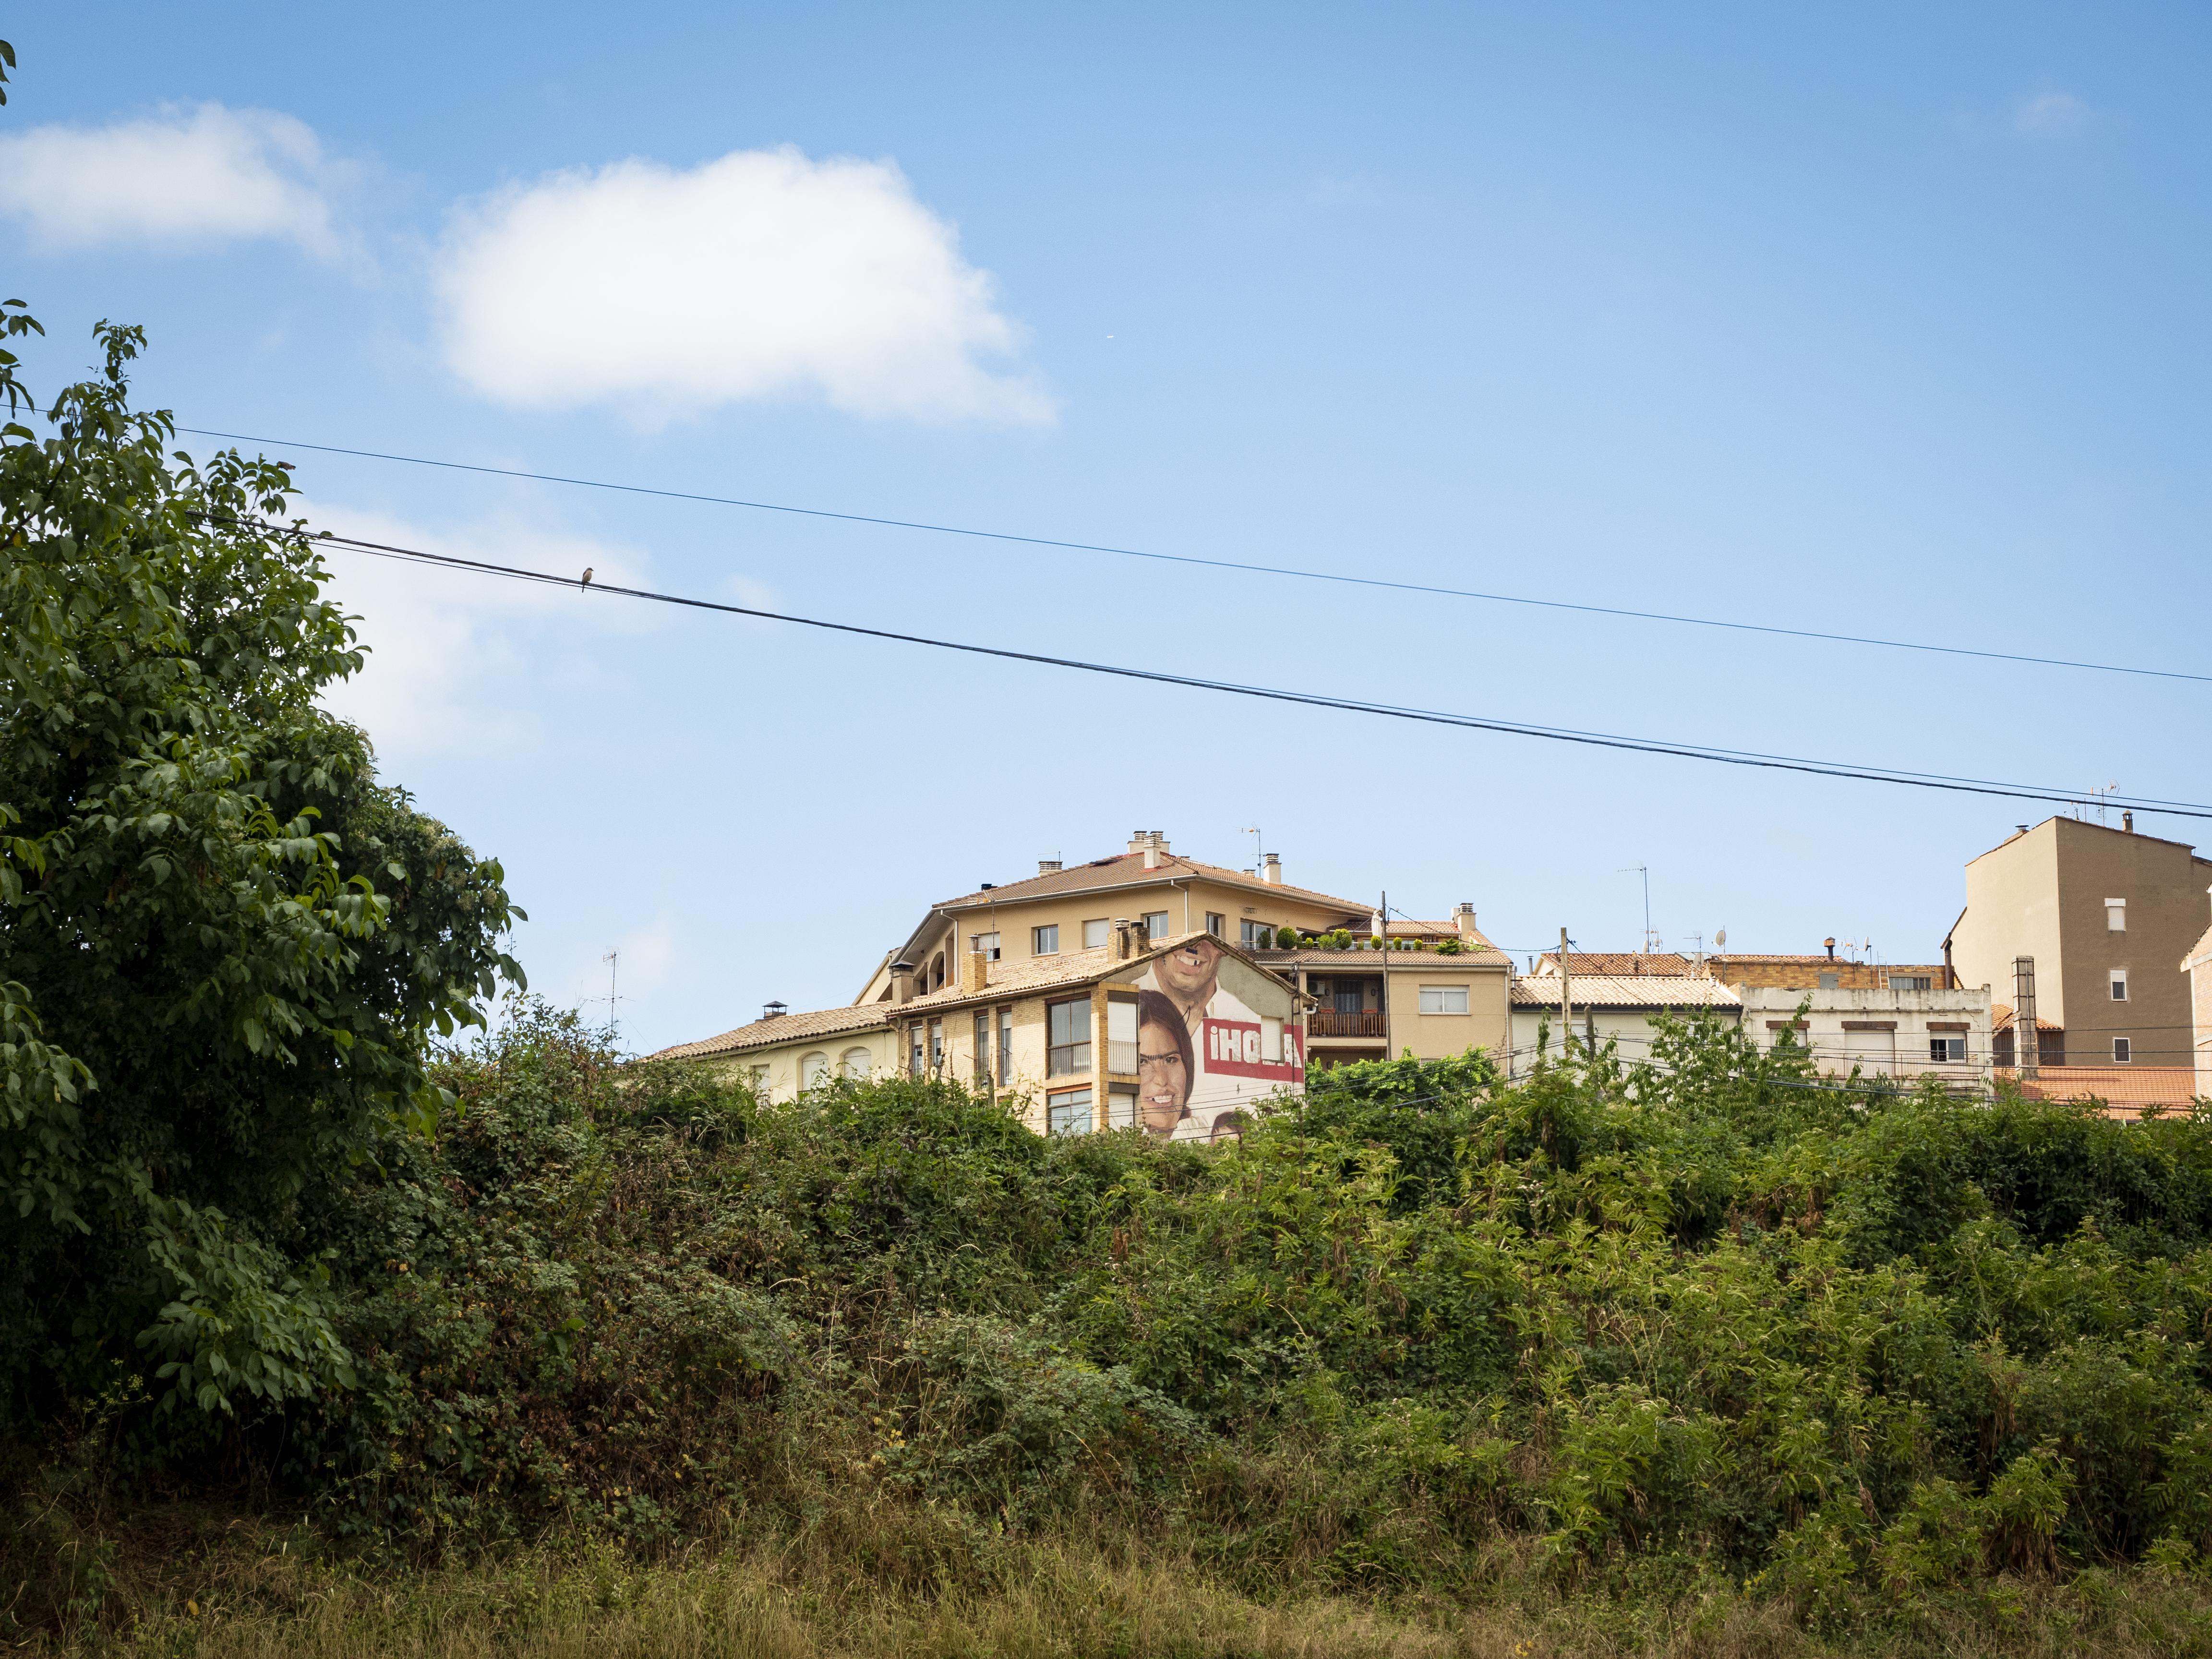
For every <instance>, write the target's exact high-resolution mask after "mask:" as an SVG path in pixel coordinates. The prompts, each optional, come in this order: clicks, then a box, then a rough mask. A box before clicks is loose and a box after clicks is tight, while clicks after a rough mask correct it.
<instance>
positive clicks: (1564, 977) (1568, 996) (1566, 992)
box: [1559, 927, 1575, 1060]
mask: <svg viewBox="0 0 2212 1659" xmlns="http://www.w3.org/2000/svg"><path fill="white" fill-rule="evenodd" d="M1574 1052H1575V981H1574V975H1572V974H1571V973H1570V972H1569V971H1568V970H1567V930H1566V929H1565V928H1564V927H1562V928H1560V929H1559V1058H1560V1059H1562V1060H1566V1059H1569V1058H1571V1056H1572V1055H1573V1054H1574Z"/></svg>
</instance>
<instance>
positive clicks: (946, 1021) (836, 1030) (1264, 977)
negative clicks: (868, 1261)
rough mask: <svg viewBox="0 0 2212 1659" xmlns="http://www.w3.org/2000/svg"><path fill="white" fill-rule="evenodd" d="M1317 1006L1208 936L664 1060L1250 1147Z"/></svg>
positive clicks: (1042, 1122)
mask: <svg viewBox="0 0 2212 1659" xmlns="http://www.w3.org/2000/svg"><path fill="white" fill-rule="evenodd" d="M1307 1006H1308V1000H1307V999H1306V998H1305V997H1304V996H1303V995H1302V994H1300V993H1299V992H1298V991H1297V990H1296V989H1295V988H1293V987H1292V986H1291V985H1290V984H1289V983H1288V982H1287V981H1285V979H1284V978H1283V977H1281V976H1280V975H1278V974H1276V973H1274V972H1272V971H1270V970H1269V969H1267V968H1265V967H1262V966H1261V964H1260V963H1258V962H1256V961H1255V959H1254V958H1253V957H1252V956H1251V954H1250V953H1249V952H1246V951H1241V950H1239V949H1237V947H1236V946H1234V945H1228V944H1226V943H1225V942H1224V941H1222V940H1220V939H1216V938H1215V937H1214V936H1213V935H1212V934H1211V933H1202V932H1201V933H1188V934H1183V935H1182V936H1180V937H1176V938H1170V939H1161V940H1154V939H1150V938H1149V937H1147V935H1146V933H1145V932H1144V930H1143V928H1142V927H1141V925H1124V926H1123V927H1121V929H1120V931H1119V932H1118V933H1116V934H1115V936H1114V937H1113V939H1110V940H1109V943H1108V944H1106V945H1101V946H1097V947H1094V948H1092V949H1090V950H1085V951H1064V952H1059V953H1055V954H1054V955H1053V956H1051V957H1032V958H1030V959H1028V960H1024V961H1018V962H1007V961H1006V960H1004V959H1003V958H1002V959H1000V960H999V961H996V962H994V961H993V960H992V959H991V958H990V957H988V956H987V955H986V954H985V953H984V952H982V951H970V952H969V954H968V956H967V957H965V958H964V959H963V963H962V964H961V973H960V975H959V978H958V979H957V981H956V982H955V983H953V984H951V985H949V986H945V987H942V988H940V989H937V990H933V991H927V992H925V991H921V990H919V989H918V988H917V981H916V976H915V974H914V973H913V971H912V970H911V969H908V968H907V967H905V965H904V964H902V965H901V970H900V972H899V973H898V974H897V975H896V977H895V978H894V980H893V982H892V987H891V995H890V998H889V999H888V1000H884V1001H879V1002H866V1003H853V1004H848V1005H847V1006H844V1007H842V1008H825V1009H819V1010H816V1011H813V1012H806V1013H797V1014H793V1013H787V1012H770V1013H769V1014H767V1015H764V1016H763V1018H760V1019H758V1020H756V1021H754V1022H753V1023H752V1024H749V1025H743V1026H739V1027H738V1029H736V1030H732V1031H726V1032H724V1033H723V1034H722V1035H721V1036H718V1037H710V1038H708V1039H707V1040H706V1041H704V1042H690V1043H681V1044H678V1045H677V1046H676V1047H674V1048H665V1049H663V1050H662V1051H661V1052H660V1053H659V1054H656V1055H654V1056H653V1058H655V1059H666V1060H702V1061H706V1062H708V1063H709V1064H711V1065H714V1066H717V1067H720V1068H724V1069H726V1070H729V1071H731V1072H732V1073H736V1074H737V1075H739V1076H742V1077H743V1078H744V1079H746V1081H748V1082H749V1083H750V1085H752V1087H753V1088H754V1089H755V1090H756V1091H757V1092H758V1093H759V1094H760V1095H761V1097H763V1098H764V1099H772V1100H788V1099H791V1098H793V1097H795V1096H797V1095H799V1094H801V1093H804V1092H805V1091H810V1090H813V1089H819V1088H823V1087H826V1086H828V1085H830V1084H831V1083H832V1082H833V1081H835V1080H836V1079H840V1078H850V1079H865V1078H869V1077H878V1076H883V1075H887V1074H888V1075H897V1074H901V1073H903V1074H904V1075H906V1076H908V1077H914V1078H941V1079H947V1080H951V1081H955V1082H958V1083H961V1084H963V1085H967V1086H969V1087H970V1088H972V1089H974V1090H975V1091H976V1092H978V1093H980V1094H984V1095H987V1096H989V1097H994V1098H1000V1099H1005V1100H1007V1101H1009V1102H1011V1103H1014V1104H1016V1105H1017V1106H1018V1109H1020V1111H1021V1113H1022V1117H1023V1121H1024V1122H1025V1123H1027V1124H1028V1125H1029V1127H1030V1128H1032V1129H1035V1130H1036V1131H1037V1132H1038V1133H1041V1134H1042V1133H1051V1134H1082V1133H1090V1132H1091V1131H1093V1130H1099V1129H1126V1128H1143V1129H1145V1130H1146V1131H1147V1132H1149V1133H1152V1134H1154V1135H1156V1136H1158V1137H1159V1138H1160V1139H1220V1138H1221V1137H1222V1136H1224V1135H1226V1134H1241V1133H1242V1132H1243V1127H1244V1125H1246V1124H1247V1123H1249V1121H1252V1118H1253V1116H1254V1115H1255V1113H1256V1111H1257V1109H1258V1108H1259V1107H1260V1105H1261V1103H1262V1102H1264V1101H1266V1100H1268V1099H1272V1098H1275V1097H1280V1096H1285V1095H1295V1094H1297V1093H1298V1092H1300V1091H1302V1090H1303V1089H1304V1085H1305V1073H1306V1048H1305V1042H1306V1038H1305V1029H1304V1013H1305V1010H1306V1007H1307Z"/></svg>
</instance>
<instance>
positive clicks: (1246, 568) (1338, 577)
mask: <svg viewBox="0 0 2212 1659" xmlns="http://www.w3.org/2000/svg"><path fill="white" fill-rule="evenodd" d="M177 430H178V431H179V432H189V433H191V434H193V435H195V436H197V437H202V438H223V439H227V440H228V441H231V442H233V443H244V444H273V445H275V446H276V447H278V448H280V449H312V450H313V451H315V452H317V453H319V454H324V455H351V456H354V457H356V458H357V459H362V460H371V461H400V462H404V463H405V464H406V465H410V466H435V467H441V468H443V469H445V470H446V471H451V472H478V473H483V474H486V475H487V476H489V477H495V478H526V479H530V480H532V482H534V483H557V484H571V485H574V486H575V487H577V488H579V489H611V490H616V491H618V492H620V493H621V494H623V495H655V496H659V497H660V498H661V499H662V500H664V501H699V502H703V503H705V504H707V505H708V506H713V507H744V508H747V509H749V510H750V511H753V512H756V513H788V514H790V515H792V516H793V517H796V518H802V519H832V520H838V521H840V522H842V523H845V524H866V525H875V526H880V527H882V528H885V529H890V530H918V531H923V532H927V533H929V534H931V535H935V536H967V537H972V538H975V539H977V540H981V541H990V542H1012V543H1014V544H1018V545H1020V546H1024V547H1051V548H1058V549H1060V550H1063V551H1066V552H1074V553H1104V554H1109V555H1111V556H1114V557H1116V558H1123V559H1149V560H1152V561H1154V562H1158V563H1161V564H1188V565H1197V566H1200V567H1203V568H1207V569H1211V570H1235V571H1240V572H1243V573H1244V574H1249V575H1260V576H1285V577H1290V578H1292V579H1295V580H1299V581H1313V582H1334V583H1338V584H1340V585H1342V586H1348V587H1376V588H1383V589H1386V590H1388V591H1389V592H1398V593H1426V594H1429V595H1431V596H1432V597H1436V598H1443V599H1477V600H1480V601H1483V602H1485V603H1486V604H1492V605H1528V606H1532V607H1534V608H1535V609H1538V610H1543V611H1578V612H1580V613H1582V614H1583V615H1584V616H1591V617H1624V618H1627V619H1629V620H1632V621H1635V622H1656V623H1674V624H1677V625H1679V626H1681V627H1685V628H1718V629H1725V630H1727V631H1729V632H1730V633H1737V634H1770V635H1778V636H1780V637H1782V638H1784V639H1793V640H1825V641H1828V642H1829V643H1831V644H1835V645H1870V646H1878V647H1881V648H1882V649H1884V650H1889V651H1924V652H1930V653H1935V654H1936V655H1938V656H1946V657H1972V658H1978V659H1981V660H1983V661H1984V662H2017V663H2028V664H2033V665H2035V666H2038V667H2041V668H2077V669H2082V670H2085V671H2089V672H2092V673H2098V674H2134V675H2140V676H2143V677H2146V678H2151V679H2163V680H2189V681H2191V682H2194V683H2196V684H2205V685H2212V674H2189V673H2184V672H2182V671H2180V670H2179V669H2172V668H2144V667H2140V666H2137V665H2134V664H2130V663H2110V662H2083V661H2079V660H2076V659H2073V658H2070V657H2038V656H2032V655H2029V654H2027V653H2023V652H2017V651H1984V650H1978V649H1976V648H1974V647H1970V646H1963V645H1937V644H1935V643H1932V642H1931V641H1925V640H1885V639H1879V638H1875V636H1873V635H1863V634H1828V633H1822V632H1820V630H1818V629H1809V628H1780V627H1777V626H1775V625H1774V624H1772V623H1747V622H1728V621H1724V620H1723V619H1721V618H1719V617H1684V616H1677V615H1675V614H1674V613H1673V612H1670V611H1633V610H1630V609H1628V608H1626V607H1625V606H1621V605H1583V604H1578V603H1576V602H1575V601H1573V600H1570V599H1535V598H1532V597H1530V596H1529V595H1528V594H1525V593H1488V592H1480V591H1479V590H1477V589H1474V588H1468V587H1445V586H1439V585H1436V584H1431V583H1428V582H1407V581H1394V580H1390V579H1389V578H1387V577H1383V576H1354V575H1350V574H1346V573H1345V572H1342V571H1337V570H1306V569H1302V568H1298V567H1297V566H1295V565H1278V564H1256V563H1250V562H1245V561H1243V560H1240V559H1209V558H1205V557H1201V556H1199V555H1197V554H1192V553H1157V552H1151V551H1147V550H1145V549H1143V548H1136V547H1114V546H1109V545H1108V544H1104V543H1100V542H1077V541H1062V540H1059V539H1057V538H1054V537H1050V536H1024V535H1018V534H1016V533H1014V532H1011V531H1004V530H976V529H973V528H969V527H968V526H962V525H950V524H931V523H928V522H927V521H925V520H917V519H890V518H878V517H876V516H874V515H872V514H870V513H839V512H835V511H832V510H831V509H829V508H828V507H793V506H790V505H788V504H787V503H784V502H780V501H747V500H744V499H743V498H742V497H739V496H734V495H706V494H703V493H700V492H697V491H693V490H688V489H653V488H652V487H650V486H648V485H645V484H629V483H608V482H607V481H606V480H605V479H602V478H577V477H568V476H566V475H564V474H562V473H557V472H530V471H524V470H523V469H521V468H520V467H511V466H483V465H477V464H476V463H474V462H470V461H443V460H436V459H431V458H429V457H428V456H422V455H398V454H393V453H389V452H387V451H384V450H380V449H348V448H344V447H341V446H340V445H337V444H310V443H295V442H292V441H288V440H285V439H281V438H257V437H254V436H252V435H249V434H246V433H242V432H218V431H216V430H214V429H213V428H209V427H200V426H180V427H179V428H177Z"/></svg>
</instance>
